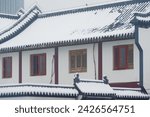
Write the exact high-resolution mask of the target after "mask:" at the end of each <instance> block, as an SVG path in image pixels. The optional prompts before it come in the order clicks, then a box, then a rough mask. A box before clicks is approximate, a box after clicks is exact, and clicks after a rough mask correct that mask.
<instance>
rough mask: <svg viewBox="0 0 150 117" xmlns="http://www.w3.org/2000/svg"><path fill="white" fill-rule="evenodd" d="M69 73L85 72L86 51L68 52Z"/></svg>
mask: <svg viewBox="0 0 150 117" xmlns="http://www.w3.org/2000/svg"><path fill="white" fill-rule="evenodd" d="M69 66H70V69H69V71H70V73H75V72H86V71H87V50H86V49H81V50H70V51H69Z"/></svg>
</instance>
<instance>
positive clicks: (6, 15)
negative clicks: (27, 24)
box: [0, 13, 20, 19]
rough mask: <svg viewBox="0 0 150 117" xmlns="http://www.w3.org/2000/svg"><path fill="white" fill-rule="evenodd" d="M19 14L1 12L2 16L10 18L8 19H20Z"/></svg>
mask: <svg viewBox="0 0 150 117" xmlns="http://www.w3.org/2000/svg"><path fill="white" fill-rule="evenodd" d="M19 17H20V16H18V15H11V14H4V13H0V18H8V19H19Z"/></svg>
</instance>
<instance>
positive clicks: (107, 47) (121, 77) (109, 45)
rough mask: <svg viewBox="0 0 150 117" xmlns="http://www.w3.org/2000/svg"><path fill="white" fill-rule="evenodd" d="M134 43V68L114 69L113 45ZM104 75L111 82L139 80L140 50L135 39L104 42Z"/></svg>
mask: <svg viewBox="0 0 150 117" xmlns="http://www.w3.org/2000/svg"><path fill="white" fill-rule="evenodd" d="M126 44H134V69H126V70H114V69H113V46H117V45H126ZM102 45H103V56H102V58H103V76H104V75H105V76H107V77H108V79H109V82H110V83H118V82H133V81H139V52H138V49H137V47H136V45H135V40H133V39H132V40H122V41H112V42H103V44H102Z"/></svg>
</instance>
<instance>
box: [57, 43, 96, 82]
mask: <svg viewBox="0 0 150 117" xmlns="http://www.w3.org/2000/svg"><path fill="white" fill-rule="evenodd" d="M77 49H87V72H81V73H79V75H80V78H82V79H83V78H85V79H95V77H94V76H95V70H94V62H93V44H85V45H76V46H66V47H59V51H58V54H59V55H58V58H59V59H58V61H59V84H73V79H74V75H75V73H69V50H77ZM94 54H95V61H96V78H97V79H98V44H95V51H94Z"/></svg>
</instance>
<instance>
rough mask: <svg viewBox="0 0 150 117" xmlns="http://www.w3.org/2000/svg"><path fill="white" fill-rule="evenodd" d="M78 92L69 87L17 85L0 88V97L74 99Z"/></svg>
mask: <svg viewBox="0 0 150 117" xmlns="http://www.w3.org/2000/svg"><path fill="white" fill-rule="evenodd" d="M77 94H78V91H77V90H76V89H75V88H74V87H71V86H61V85H47V84H45V85H44V84H43V85H41V84H19V85H3V86H0V97H8V96H10V97H12V96H42V97H44V96H46V97H72V98H74V97H76V96H77Z"/></svg>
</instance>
